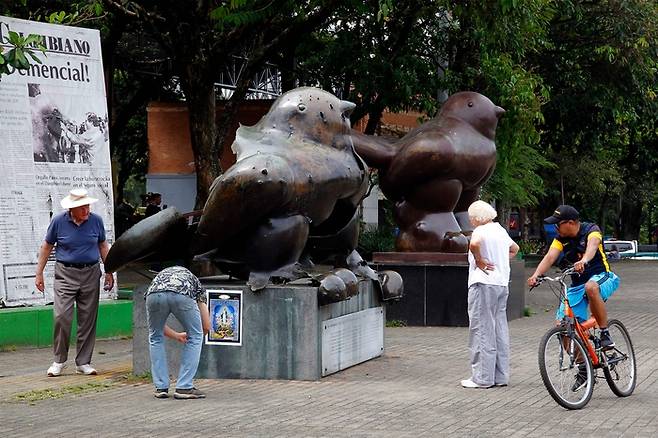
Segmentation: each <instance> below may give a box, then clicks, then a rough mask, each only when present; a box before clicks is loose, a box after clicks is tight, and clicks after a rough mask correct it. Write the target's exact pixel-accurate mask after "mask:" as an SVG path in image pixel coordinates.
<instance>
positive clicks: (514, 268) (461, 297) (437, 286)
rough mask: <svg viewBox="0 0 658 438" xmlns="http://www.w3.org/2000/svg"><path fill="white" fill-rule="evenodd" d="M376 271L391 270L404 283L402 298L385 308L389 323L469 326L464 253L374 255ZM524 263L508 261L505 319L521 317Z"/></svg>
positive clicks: (523, 297)
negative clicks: (509, 273)
mask: <svg viewBox="0 0 658 438" xmlns="http://www.w3.org/2000/svg"><path fill="white" fill-rule="evenodd" d="M373 264H374V265H375V269H377V270H384V269H391V270H394V271H397V272H398V273H400V275H401V276H402V278H403V280H404V296H403V297H402V299H401V300H400V301H399V302H397V303H391V304H390V305H389V306H388V307H387V309H386V317H387V319H388V320H389V321H402V322H404V323H405V324H406V325H409V326H453V327H467V326H468V259H467V256H466V254H448V253H446V254H443V253H375V254H374V255H373ZM524 287H525V278H524V266H523V262H522V261H519V260H512V261H511V275H510V285H509V288H510V294H509V298H508V301H507V318H508V319H515V318H520V317H522V316H523V312H524V307H525V289H524Z"/></svg>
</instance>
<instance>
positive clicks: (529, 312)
mask: <svg viewBox="0 0 658 438" xmlns="http://www.w3.org/2000/svg"><path fill="white" fill-rule="evenodd" d="M536 314H537V312H535V311H534V310H532V309H531V308H530V307H528V306H525V307H524V308H523V316H525V317H528V316H532V315H536Z"/></svg>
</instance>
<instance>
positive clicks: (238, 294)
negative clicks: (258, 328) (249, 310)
mask: <svg viewBox="0 0 658 438" xmlns="http://www.w3.org/2000/svg"><path fill="white" fill-rule="evenodd" d="M207 294H208V312H209V313H210V331H209V332H208V335H207V336H206V344H209V345H233V346H240V345H242V291H236V290H226V289H216V290H208V291H207Z"/></svg>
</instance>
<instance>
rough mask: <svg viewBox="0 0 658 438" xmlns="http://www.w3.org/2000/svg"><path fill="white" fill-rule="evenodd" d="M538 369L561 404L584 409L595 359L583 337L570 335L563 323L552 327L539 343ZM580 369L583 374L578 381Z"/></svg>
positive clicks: (550, 391) (547, 386) (549, 390)
mask: <svg viewBox="0 0 658 438" xmlns="http://www.w3.org/2000/svg"><path fill="white" fill-rule="evenodd" d="M579 362H580V368H579ZM581 368H582V369H581ZM539 372H540V374H541V378H542V380H543V381H544V386H546V389H547V390H548V393H549V394H550V395H551V397H553V399H554V400H555V401H556V402H557V403H558V404H559V405H560V406H562V407H565V408H567V409H581V408H582V407H583V406H585V405H586V404H587V403H588V402H589V400H590V398H592V393H593V392H594V369H593V368H592V362H591V360H590V359H589V356H588V355H587V351H586V350H585V347H584V346H583V344H582V342H581V341H580V339H578V338H576V337H569V336H568V335H567V332H566V330H565V329H564V328H563V327H554V328H552V329H550V330H549V331H548V332H546V334H545V335H544V337H543V338H542V340H541V342H540V343H539ZM579 373H582V377H581V378H580V379H581V380H580V382H579V383H578V384H576V381H577V379H578V374H579Z"/></svg>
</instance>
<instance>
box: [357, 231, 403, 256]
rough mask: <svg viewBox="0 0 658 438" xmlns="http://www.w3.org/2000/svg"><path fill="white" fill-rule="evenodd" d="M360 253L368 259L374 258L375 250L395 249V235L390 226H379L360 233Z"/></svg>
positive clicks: (387, 250)
mask: <svg viewBox="0 0 658 438" xmlns="http://www.w3.org/2000/svg"><path fill="white" fill-rule="evenodd" d="M357 249H358V251H359V253H360V254H361V255H362V256H363V257H364V258H365V259H367V260H371V259H372V253H373V252H390V251H395V235H394V234H393V230H391V229H390V228H378V229H375V230H366V231H362V232H361V233H359V243H358V247H357Z"/></svg>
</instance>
